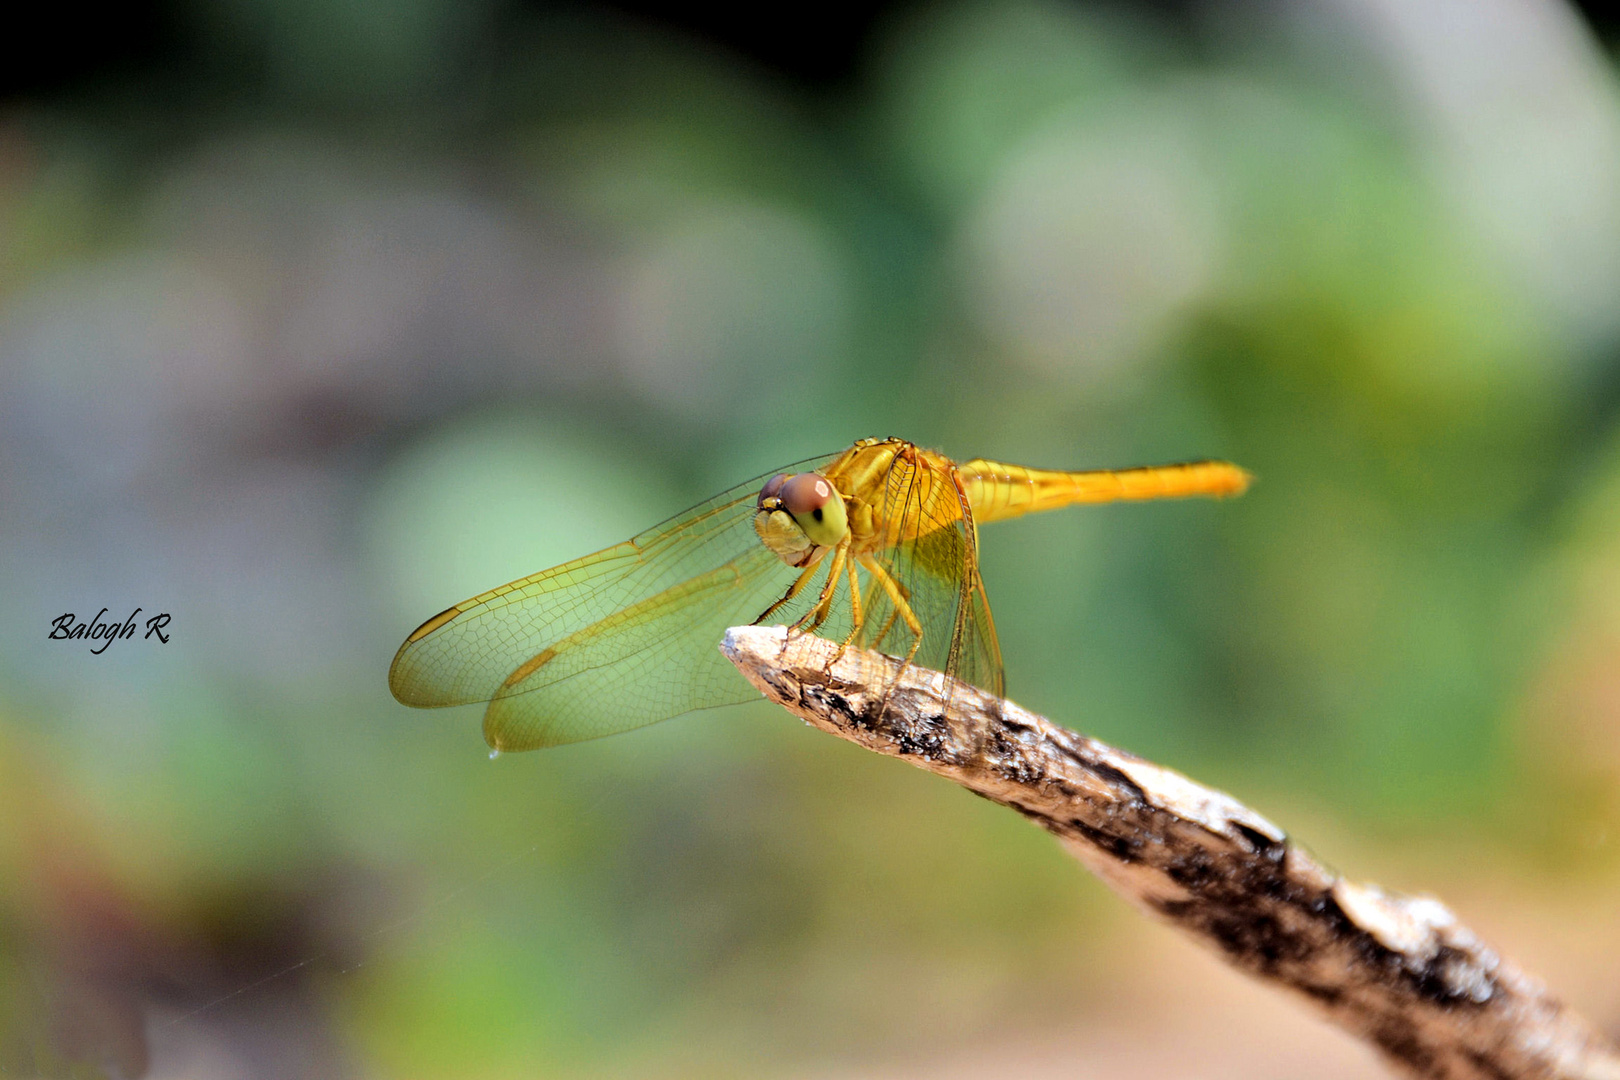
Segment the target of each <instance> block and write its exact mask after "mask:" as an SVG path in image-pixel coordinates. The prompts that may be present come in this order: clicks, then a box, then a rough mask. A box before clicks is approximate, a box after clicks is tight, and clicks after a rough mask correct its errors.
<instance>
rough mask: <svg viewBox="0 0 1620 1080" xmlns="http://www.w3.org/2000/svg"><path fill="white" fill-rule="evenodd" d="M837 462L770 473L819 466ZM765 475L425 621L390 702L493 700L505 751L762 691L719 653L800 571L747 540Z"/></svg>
mask: <svg viewBox="0 0 1620 1080" xmlns="http://www.w3.org/2000/svg"><path fill="white" fill-rule="evenodd" d="M832 457H833V455H828V456H824V457H820V458H814V459H811V460H809V461H805V462H800V463H798V464H795V465H790V466H787V467H786V468H784V469H779V470H775V471H776V472H801V471H807V470H812V469H819V468H822V467H823V466H824V465H826V464H827V462H829V461H830V460H832ZM770 475H773V474H770V473H768V474H765V475H762V476H760V477H759V478H757V479H754V480H750V481H747V482H745V483H743V484H739V485H738V486H737V487H734V488H732V489H731V490H730V491H727V492H724V493H723V494H721V495H718V496H716V497H715V498H713V499H710V500H709V501H707V502H704V503H701V504H699V505H698V506H695V507H693V508H692V509H690V510H688V511H686V512H685V513H683V514H679V515H677V516H676V517H673V518H671V519H670V520H668V521H666V522H664V523H663V524H661V525H658V526H655V527H653V528H651V529H648V530H647V531H646V532H644V533H641V534H640V535H639V536H636V537H634V538H632V539H630V540H627V541H625V542H624V543H622V544H617V545H615V546H613V547H610V548H607V549H606V550H603V551H600V552H597V553H596V554H594V555H588V556H586V557H584V558H582V559H576V560H574V561H573V562H568V563H564V564H563V565H561V566H557V567H554V568H552V569H550V570H546V571H542V572H541V573H538V574H534V575H532V576H530V577H526V578H522V579H520V580H518V581H514V582H512V583H511V584H508V585H503V586H501V587H500V588H498V589H492V590H490V591H489V592H487V593H484V594H482V595H480V596H475V597H473V598H472V599H470V600H467V601H464V602H463V603H460V604H457V605H456V606H455V607H453V608H450V609H449V610H448V611H444V612H441V613H440V614H438V615H436V616H434V617H433V618H431V619H429V620H428V621H427V622H425V623H423V624H422V626H421V627H419V628H418V629H417V630H416V631H415V632H414V633H412V634H411V636H410V637H409V638H407V639H406V641H405V644H404V645H402V646H401V647H400V650H399V653H398V654H397V655H396V656H395V657H394V663H393V666H392V667H391V668H390V670H389V673H388V684H389V687H390V689H392V690H393V692H394V696H395V697H396V698H398V699H399V700H400V701H402V702H404V703H405V704H407V705H417V706H441V705H463V704H469V703H473V702H481V701H487V702H489V703H490V704H489V708H488V710H487V711H486V712H485V715H484V737H485V739H486V740H487V741H488V742H489V744H490V745H491V746H493V747H495V748H497V749H500V750H525V749H532V748H535V747H541V746H555V745H558V744H561V743H567V742H577V741H579V740H582V739H594V738H596V737H598V736H601V735H610V734H613V733H615V732H620V731H629V730H631V729H632V728H638V727H642V726H644V725H647V724H651V723H655V722H657V721H659V720H664V719H667V718H669V717H671V716H676V715H679V714H680V713H683V712H690V711H692V710H694V709H706V708H712V707H714V706H717V705H728V704H732V703H734V702H739V701H748V700H751V699H752V698H754V697H757V694H756V693H755V692H754V690H753V689H752V688H751V687H750V686H749V685H748V684H747V683H746V682H745V681H743V679H742V677H741V676H740V675H738V674H737V672H736V670H735V669H734V668H733V667H732V666H731V665H730V664H729V663H728V662H727V661H726V660H725V659H724V657H722V656H721V655H720V653H719V650H718V645H719V642H720V639H721V637H722V636H723V634H724V632H725V630H726V628H727V627H728V626H734V625H737V624H739V623H746V622H749V621H750V620H752V619H754V618H755V617H756V616H758V615H759V613H760V612H761V611H763V610H764V609H765V608H766V607H768V606H769V605H770V604H771V603H772V602H773V601H774V600H776V599H778V598H779V597H780V596H781V595H782V594H783V592H784V591H786V589H787V586H788V584H789V583H791V582H792V580H793V579H794V577H795V576H796V575H797V573H798V572H797V571H795V570H794V569H793V568H792V567H789V566H786V565H785V564H783V563H782V562H781V560H779V559H777V558H776V557H775V556H774V555H772V554H771V553H770V551H769V550H767V549H766V548H765V546H764V545H763V544H762V543H761V542H760V540H759V538H758V536H757V535H756V534H755V533H754V529H753V516H754V500H755V497H756V496H757V495H758V493H759V489H760V486H761V485H762V484H763V483H764V481H765V479H766V478H767V477H768V476H770ZM806 592H807V593H809V594H810V597H811V599H812V601H813V596H814V590H806ZM805 605H806V600H805V599H804V598H802V597H801V599H800V600H799V601H797V602H796V603H795V604H792V605H789V606H788V607H787V608H784V609H783V610H782V611H781V612H780V617H781V618H782V620H783V621H791V620H792V619H794V618H797V617H798V615H800V614H802V613H803V611H804V609H805Z"/></svg>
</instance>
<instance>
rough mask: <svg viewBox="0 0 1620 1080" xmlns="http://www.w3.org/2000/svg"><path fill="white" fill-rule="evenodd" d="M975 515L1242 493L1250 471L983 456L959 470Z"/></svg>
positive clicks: (1214, 464)
mask: <svg viewBox="0 0 1620 1080" xmlns="http://www.w3.org/2000/svg"><path fill="white" fill-rule="evenodd" d="M958 474H959V475H960V476H961V478H962V486H963V489H964V490H965V491H966V492H967V496H968V501H969V502H971V503H972V504H973V516H974V517H975V518H976V519H977V520H978V521H980V522H985V521H1001V520H1004V519H1006V518H1015V517H1020V516H1022V515H1024V514H1032V513H1035V512H1037V511H1041V510H1056V509H1057V508H1059V507H1062V506H1069V505H1071V504H1074V503H1104V502H1118V501H1121V500H1141V499H1179V498H1186V497H1188V496H1192V495H1203V496H1209V497H1213V498H1225V497H1227V496H1230V495H1241V494H1243V492H1244V490H1245V489H1246V488H1247V487H1248V486H1249V479H1250V477H1249V474H1248V473H1247V472H1245V471H1243V470H1242V469H1240V468H1238V467H1237V466H1236V465H1233V464H1231V463H1230V462H1225V461H1194V462H1188V463H1186V464H1180V465H1150V466H1146V467H1144V468H1139V469H1098V470H1093V471H1087V472H1063V471H1060V470H1053V469H1029V468H1025V467H1024V466H1022V465H1007V464H1004V463H1002V462H999V461H985V460H982V459H978V460H974V461H970V462H968V463H967V464H965V465H962V466H961V467H960V468H959V469H958Z"/></svg>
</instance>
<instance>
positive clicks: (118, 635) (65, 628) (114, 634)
mask: <svg viewBox="0 0 1620 1080" xmlns="http://www.w3.org/2000/svg"><path fill="white" fill-rule="evenodd" d="M140 613H141V609H140V608H136V609H135V610H134V611H132V612H130V613H129V618H127V619H125V620H124V621H123V622H121V623H116V622H115V623H105V622H102V621H101V617H102V616H103V615H105V614H107V609H106V608H102V609H101V610H100V611H99V612H97V613H96V617H95V618H93V619H91V620H90V621H89V622H88V623H83V622H74V621H73V619H74V615H73V612H71V611H70V612H68V613H67V614H66V615H61V616H59V617H57V618H55V619H52V620H51V632H50V633H49V634H46V635H45V636H46V637H47V638H49V639H50V640H52V641H79V640H84V641H99V642H101V648H99V649H91V650H90V652H91V653H92V654H94V655H96V656H100V655H101V654H102V653H104V652H106V651H107V648H108V646H110V645H111V644H112V643H113V642H115V641H127V640H128V639H130V638H132V637H134V636H135V629H136V628H135V616H137V615H139V614H140ZM169 622H170V617H169V614H168V613H167V612H164V613H163V614H160V615H153V616H152V617H151V618H150V619H147V620H146V633H145V634H144V635H142V638H143V640H144V639H147V638H150V637H152V636H153V635H156V636H157V639H158V642H159V643H160V644H163V645H167V644H168V643H169V635H168V634H165V633H164V632H163V630H164V628H165V627H167V626H168V625H169Z"/></svg>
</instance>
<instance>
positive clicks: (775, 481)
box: [754, 472, 788, 510]
mask: <svg viewBox="0 0 1620 1080" xmlns="http://www.w3.org/2000/svg"><path fill="white" fill-rule="evenodd" d="M787 481H788V474H787V473H785V472H781V473H777V474H776V475H775V476H773V477H771V478H770V479H769V480H767V481H765V486H764V487H762V488H760V489H759V498H758V499H757V500H755V502H754V505H755V506H756V507H758V508H759V509H762V510H763V509H764V508H765V500H766V499H774V498H777V497H778V496H780V494H781V492H782V485H783V484H785V483H787Z"/></svg>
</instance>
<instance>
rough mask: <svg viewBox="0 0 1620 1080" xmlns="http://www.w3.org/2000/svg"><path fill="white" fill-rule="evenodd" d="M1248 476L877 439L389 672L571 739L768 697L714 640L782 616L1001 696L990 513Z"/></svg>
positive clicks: (464, 607) (1210, 490)
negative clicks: (967, 451) (1014, 460)
mask: <svg viewBox="0 0 1620 1080" xmlns="http://www.w3.org/2000/svg"><path fill="white" fill-rule="evenodd" d="M1249 481H1250V476H1249V474H1248V473H1247V472H1245V471H1244V470H1243V469H1240V468H1238V467H1237V466H1236V465H1233V464H1231V463H1229V462H1225V461H1195V462H1187V463H1181V464H1173V465H1155V466H1145V467H1139V468H1127V469H1099V470H1088V471H1078V472H1074V471H1061V470H1049V469H1032V468H1026V467H1024V466H1021V465H1008V464H1004V463H1001V462H996V461H986V460H983V459H975V460H973V461H968V462H966V463H963V464H957V463H956V462H953V461H952V460H951V459H950V458H947V457H945V456H944V455H943V454H940V453H937V452H935V451H932V450H927V449H924V448H922V447H920V446H918V445H916V444H914V443H911V442H908V441H906V440H904V439H895V438H889V439H862V440H860V441H859V442H857V443H855V444H854V445H853V446H851V447H850V448H849V449H847V450H844V451H842V452H840V453H835V454H826V455H823V456H821V457H817V458H811V459H809V460H806V461H801V462H798V463H796V464H794V465H791V466H788V467H786V468H783V469H778V470H776V471H774V472H771V473H767V474H765V475H763V476H759V477H756V478H754V479H752V480H749V481H746V482H744V483H742V484H739V485H738V486H737V487H734V488H732V489H731V490H729V491H726V492H723V493H721V494H720V495H717V496H715V497H714V498H712V499H710V500H708V501H707V502H704V503H700V504H698V505H697V506H694V507H692V508H691V509H690V510H687V511H686V512H685V513H682V514H677V515H676V516H675V517H673V518H670V519H669V520H668V521H665V522H664V523H662V524H660V525H655V526H653V527H652V528H650V529H648V530H647V531H645V532H643V533H640V534H639V535H637V536H634V537H632V538H630V539H629V540H626V541H624V542H623V543H620V544H616V545H614V546H613V547H610V548H606V549H604V550H602V551H599V552H597V553H596V554H594V555H587V556H585V557H583V558H579V559H575V560H573V561H572V562H566V563H563V564H562V565H561V566H556V567H553V568H552V569H550V570H543V571H541V572H540V573H538V574H534V575H531V576H529V577H526V578H521V579H519V580H517V581H514V582H511V583H509V584H506V585H502V586H500V587H499V588H496V589H491V590H490V591H488V592H486V593H482V594H480V595H478V596H475V597H473V598H472V599H470V600H465V601H463V602H462V603H459V604H457V605H456V606H454V607H452V608H449V609H447V610H445V611H441V612H440V613H439V614H437V615H435V616H433V617H432V618H431V619H429V620H427V621H426V622H424V623H423V624H422V625H421V626H419V627H417V628H416V630H414V631H413V632H412V633H411V635H410V636H409V637H407V638H406V639H405V643H404V644H403V645H401V646H400V648H399V652H398V653H397V654H396V655H395V657H394V662H393V665H392V667H391V668H390V669H389V673H388V685H389V688H390V689H391V690H392V691H393V694H394V697H395V698H397V699H398V700H399V701H400V702H402V703H403V704H406V705H412V706H417V707H421V708H435V707H441V706H451V705H469V704H476V703H487V704H486V708H485V710H484V739H485V741H486V742H487V743H488V744H489V746H490V747H491V748H492V749H493V751H495V752H497V753H500V752H507V751H518V750H531V749H536V748H540V747H547V746H557V745H561V744H564V743H572V742H579V741H582V740H585V739H594V738H598V737H600V736H604V735H611V734H616V733H618V732H624V731H630V730H632V729H635V728H639V727H643V726H645V725H648V724H652V723H656V722H658V721H660V720H665V719H668V718H669V717H672V716H677V715H680V714H683V713H688V712H692V711H695V710H698V709H708V708H714V707H717V706H721V705H730V704H735V703H740V702H744V701H748V700H750V699H753V698H757V697H758V694H757V693H756V692H755V691H754V690H753V688H752V687H751V686H749V685H748V684H747V682H746V681H745V680H744V679H743V678H742V677H741V676H740V675H739V674H738V673H737V671H736V670H735V669H734V668H733V667H732V666H731V664H730V663H729V662H728V661H726V660H725V658H724V657H723V656H721V654H720V652H719V649H718V644H719V641H720V639H721V637H722V635H723V634H724V633H725V631H726V629H727V628H728V627H731V626H735V625H738V624H739V623H742V622H750V621H751V622H753V623H756V624H758V623H764V622H766V621H767V620H776V621H778V622H780V623H783V624H786V625H788V626H789V627H790V628H791V629H792V630H794V631H804V632H817V633H821V634H823V635H826V636H828V637H834V638H836V639H838V640H840V641H841V642H842V643H843V644H844V645H845V646H846V647H847V646H850V645H855V646H860V647H865V648H870V649H876V650H878V651H880V652H886V653H889V654H891V655H895V656H902V657H904V659H905V661H906V662H907V663H908V664H909V663H917V664H921V665H923V666H926V667H931V668H935V669H937V670H940V671H943V672H945V673H946V674H948V675H953V676H955V677H956V678H957V679H959V680H962V681H965V682H968V683H971V684H973V685H975V686H978V687H980V688H982V689H984V690H987V691H989V692H990V693H992V694H994V695H996V696H997V697H1001V696H1004V694H1005V689H1006V688H1005V685H1004V683H1005V679H1004V676H1003V667H1002V659H1001V647H1000V645H999V644H998V642H997V639H996V629H995V624H994V622H993V621H992V619H991V615H990V603H989V600H988V599H987V598H986V596H985V590H984V581H983V579H982V578H981V576H980V572H979V533H978V526H979V524H980V523H982V522H989V521H1001V520H1005V519H1008V518H1016V517H1019V516H1021V515H1023V514H1029V513H1035V512H1038V511H1043V510H1053V509H1057V508H1059V507H1063V506H1069V505H1072V504H1077V503H1106V502H1115V501H1120V500H1142V499H1164V498H1179V497H1186V496H1209V497H1215V498H1222V497H1226V496H1233V495H1240V494H1242V493H1243V491H1244V490H1245V489H1246V488H1247V487H1248V485H1249Z"/></svg>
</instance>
